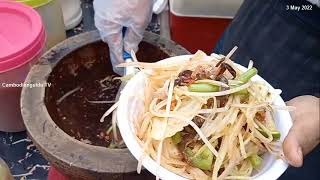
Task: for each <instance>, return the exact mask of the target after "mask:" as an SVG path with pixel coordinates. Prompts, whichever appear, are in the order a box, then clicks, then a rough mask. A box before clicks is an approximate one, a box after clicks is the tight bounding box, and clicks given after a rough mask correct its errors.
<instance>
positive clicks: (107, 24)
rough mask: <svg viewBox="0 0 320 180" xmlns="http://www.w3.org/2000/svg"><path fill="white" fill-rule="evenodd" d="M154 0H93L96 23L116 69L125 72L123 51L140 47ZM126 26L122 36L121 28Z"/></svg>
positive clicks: (121, 73) (118, 71)
mask: <svg viewBox="0 0 320 180" xmlns="http://www.w3.org/2000/svg"><path fill="white" fill-rule="evenodd" d="M152 5H153V0H107V1H106V0H94V2H93V7H94V10H95V17H94V18H95V25H96V27H97V28H98V30H99V33H100V36H101V39H102V40H103V41H104V42H106V43H107V44H108V46H109V52H110V59H111V62H112V66H113V70H114V72H116V73H117V74H119V75H123V68H117V67H116V65H118V64H120V63H122V62H124V59H123V51H125V52H128V53H130V52H131V50H133V51H135V52H136V51H137V50H138V44H139V43H140V41H141V40H142V38H143V33H144V31H145V28H146V27H147V26H148V23H149V22H150V20H151V17H152ZM123 27H126V28H127V30H126V32H125V34H124V36H123V34H122V29H123Z"/></svg>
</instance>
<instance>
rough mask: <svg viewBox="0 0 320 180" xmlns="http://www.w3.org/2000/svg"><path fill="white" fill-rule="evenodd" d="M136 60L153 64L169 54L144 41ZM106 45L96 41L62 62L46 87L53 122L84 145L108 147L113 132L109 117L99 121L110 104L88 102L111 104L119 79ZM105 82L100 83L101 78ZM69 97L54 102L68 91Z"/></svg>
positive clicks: (71, 54) (46, 100)
mask: <svg viewBox="0 0 320 180" xmlns="http://www.w3.org/2000/svg"><path fill="white" fill-rule="evenodd" d="M139 49H140V50H139V52H138V53H137V58H138V60H139V61H144V62H154V61H158V60H161V59H165V58H167V57H168V55H167V54H166V53H165V52H163V51H162V50H160V49H159V48H158V47H156V46H154V45H151V44H149V43H146V42H142V43H141V44H140V46H139ZM116 76H117V75H116V74H115V73H113V71H112V66H111V63H110V60H109V50H108V47H107V45H106V44H105V43H103V42H96V43H93V44H90V45H87V46H84V47H82V48H79V49H77V50H76V51H74V52H72V53H70V54H69V55H67V56H66V57H64V59H63V60H61V61H60V62H59V63H58V64H57V65H56V66H55V68H54V69H53V71H52V73H51V74H50V76H49V77H48V82H49V83H52V85H51V87H48V88H46V94H45V103H46V106H47V109H48V112H49V114H50V116H51V117H52V119H53V121H54V122H55V123H56V124H57V125H58V127H59V128H61V129H62V130H63V131H64V132H66V133H67V134H68V135H70V136H71V137H74V138H75V139H77V140H80V141H83V142H85V143H88V144H91V145H95V146H103V147H108V146H109V145H110V143H111V141H112V138H113V137H112V133H110V134H107V133H106V131H107V130H108V129H109V127H110V126H111V115H110V116H108V117H106V118H105V122H104V123H101V122H100V118H101V117H102V115H103V114H104V113H105V111H107V110H108V109H109V108H110V107H111V106H112V105H113V104H112V103H109V104H99V103H90V102H89V101H114V100H115V97H116V94H117V92H118V88H119V86H120V84H121V82H120V80H115V79H114V77H116ZM105 78H106V79H107V80H105V81H103V82H102V83H101V82H100V81H101V80H103V79H105ZM73 90H75V91H74V93H72V94H71V95H69V96H67V97H66V98H64V99H63V100H62V101H61V102H60V103H57V101H58V100H59V99H61V97H63V96H64V95H65V94H66V93H68V92H70V91H73Z"/></svg>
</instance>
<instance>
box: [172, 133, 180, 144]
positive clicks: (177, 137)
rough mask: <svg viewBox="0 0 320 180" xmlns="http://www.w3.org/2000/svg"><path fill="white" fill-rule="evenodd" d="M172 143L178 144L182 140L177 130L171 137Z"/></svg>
mask: <svg viewBox="0 0 320 180" xmlns="http://www.w3.org/2000/svg"><path fill="white" fill-rule="evenodd" d="M171 139H172V142H173V144H179V143H180V142H181V140H182V136H181V132H177V133H176V134H175V135H173V136H172V137H171Z"/></svg>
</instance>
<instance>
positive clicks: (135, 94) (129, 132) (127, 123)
mask: <svg viewBox="0 0 320 180" xmlns="http://www.w3.org/2000/svg"><path fill="white" fill-rule="evenodd" d="M213 56H215V54H213ZM190 57H192V55H182V56H176V57H171V58H167V59H165V60H162V62H166V61H184V60H186V59H189V58H190ZM208 58H209V56H208ZM238 66H239V69H240V70H242V71H245V70H246V69H247V68H245V67H243V66H241V65H238ZM252 80H253V81H262V82H265V83H266V84H267V85H268V86H269V87H270V88H271V90H274V88H273V87H272V86H271V85H270V84H269V83H267V82H266V81H265V80H264V79H263V78H261V77H260V76H258V75H256V76H254V77H253V78H252ZM144 86H145V75H144V74H143V73H142V72H139V73H138V74H136V75H135V76H134V77H133V78H132V79H131V80H130V81H129V82H128V83H127V85H126V86H125V88H124V89H123V91H122V92H121V96H120V99H119V106H118V109H117V117H118V126H119V129H120V133H121V135H122V138H123V140H124V142H125V144H126V145H127V147H128V149H129V151H130V152H131V153H132V155H133V156H134V157H135V158H136V159H137V160H139V158H140V157H141V155H142V154H143V151H142V148H141V146H140V145H139V143H138V141H137V139H138V138H137V137H136V135H135V128H134V124H133V121H134V120H135V119H136V118H137V117H138V115H139V113H140V112H141V111H140V109H143V106H144V103H143V102H142V99H141V97H143V96H144ZM274 105H279V106H284V105H285V102H284V101H283V99H282V98H281V97H280V96H279V97H277V98H276V99H275V101H274ZM274 115H275V117H274V118H275V121H276V126H277V129H278V130H279V131H280V132H281V138H280V140H281V141H283V139H284V138H285V136H286V135H287V134H288V132H289V129H290V127H291V126H292V119H291V117H290V114H289V112H287V111H280V110H278V111H275V114H274ZM263 159H264V161H263V164H262V168H261V170H260V171H259V172H257V173H256V174H255V175H254V176H253V177H252V179H255V180H265V179H268V180H272V179H277V178H279V177H280V176H281V174H283V172H284V171H285V170H286V169H287V167H288V164H287V163H286V162H284V161H283V160H281V159H276V158H275V157H273V156H272V155H271V154H269V153H266V154H265V155H264V156H263ZM142 165H143V166H144V167H145V168H146V169H147V170H148V171H150V172H151V173H152V174H154V175H156V174H158V175H159V177H160V178H161V179H164V180H172V179H175V180H186V179H185V178H183V177H181V176H179V175H177V174H175V173H173V172H171V171H169V170H167V169H165V168H164V167H161V166H160V167H159V165H158V164H157V163H156V161H154V160H153V159H152V158H151V157H149V156H146V157H145V158H143V161H142Z"/></svg>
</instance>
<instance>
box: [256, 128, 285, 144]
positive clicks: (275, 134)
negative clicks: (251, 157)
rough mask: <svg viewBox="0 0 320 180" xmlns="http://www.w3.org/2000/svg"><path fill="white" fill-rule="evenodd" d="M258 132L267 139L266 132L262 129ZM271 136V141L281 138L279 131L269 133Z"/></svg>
mask: <svg viewBox="0 0 320 180" xmlns="http://www.w3.org/2000/svg"><path fill="white" fill-rule="evenodd" d="M258 131H259V132H260V133H261V134H262V135H263V136H264V137H266V138H268V134H267V133H266V132H264V131H263V130H262V129H258ZM271 134H272V137H273V140H275V141H277V140H279V139H280V137H281V133H280V132H279V131H276V130H274V131H271Z"/></svg>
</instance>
